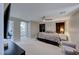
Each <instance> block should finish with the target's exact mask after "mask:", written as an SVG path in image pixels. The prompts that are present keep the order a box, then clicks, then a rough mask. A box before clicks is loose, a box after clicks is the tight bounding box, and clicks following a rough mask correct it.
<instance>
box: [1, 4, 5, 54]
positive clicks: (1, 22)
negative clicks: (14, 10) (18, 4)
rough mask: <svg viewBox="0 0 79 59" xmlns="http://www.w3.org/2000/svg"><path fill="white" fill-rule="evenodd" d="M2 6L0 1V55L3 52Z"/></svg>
mask: <svg viewBox="0 0 79 59" xmlns="http://www.w3.org/2000/svg"><path fill="white" fill-rule="evenodd" d="M3 50H4V49H3V6H2V4H1V3H0V55H1V54H3Z"/></svg>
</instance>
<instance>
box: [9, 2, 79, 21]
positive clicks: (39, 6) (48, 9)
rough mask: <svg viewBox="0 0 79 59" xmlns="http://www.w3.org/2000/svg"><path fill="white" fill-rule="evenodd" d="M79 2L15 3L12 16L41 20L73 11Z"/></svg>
mask: <svg viewBox="0 0 79 59" xmlns="http://www.w3.org/2000/svg"><path fill="white" fill-rule="evenodd" d="M76 6H79V4H77V3H18V4H17V3H16V4H15V3H13V4H12V5H11V13H10V16H11V17H16V18H21V19H23V20H26V21H30V20H39V19H40V17H43V16H52V17H60V16H64V15H67V14H68V13H69V12H70V11H72V10H73V9H74V8H75V7H76Z"/></svg>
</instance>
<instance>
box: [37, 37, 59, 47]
mask: <svg viewBox="0 0 79 59" xmlns="http://www.w3.org/2000/svg"><path fill="white" fill-rule="evenodd" d="M37 40H39V41H42V42H45V43H48V44H52V45H55V46H57V47H59V45H60V44H59V43H58V42H54V41H50V40H47V39H42V38H37Z"/></svg>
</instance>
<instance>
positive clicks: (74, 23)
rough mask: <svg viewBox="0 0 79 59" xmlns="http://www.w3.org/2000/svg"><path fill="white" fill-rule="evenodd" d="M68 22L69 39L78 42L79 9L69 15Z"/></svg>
mask: <svg viewBox="0 0 79 59" xmlns="http://www.w3.org/2000/svg"><path fill="white" fill-rule="evenodd" d="M69 24H70V25H69V29H70V30H69V31H70V37H71V40H72V42H74V43H77V44H79V10H78V11H77V12H75V13H74V14H73V15H72V16H71V18H70V22H69Z"/></svg>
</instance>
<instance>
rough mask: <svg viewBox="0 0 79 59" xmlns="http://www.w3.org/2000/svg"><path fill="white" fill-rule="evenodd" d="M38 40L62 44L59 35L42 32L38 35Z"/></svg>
mask: <svg viewBox="0 0 79 59" xmlns="http://www.w3.org/2000/svg"><path fill="white" fill-rule="evenodd" d="M38 38H42V39H47V40H50V41H54V42H58V43H60V39H59V35H58V34H57V33H46V32H40V33H38Z"/></svg>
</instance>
